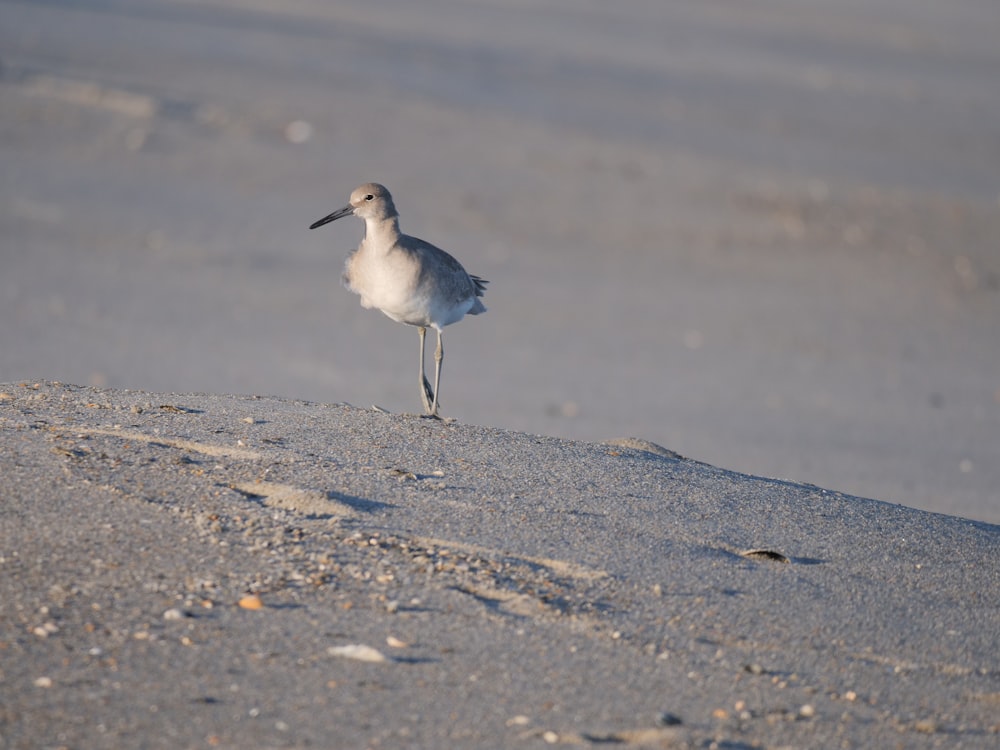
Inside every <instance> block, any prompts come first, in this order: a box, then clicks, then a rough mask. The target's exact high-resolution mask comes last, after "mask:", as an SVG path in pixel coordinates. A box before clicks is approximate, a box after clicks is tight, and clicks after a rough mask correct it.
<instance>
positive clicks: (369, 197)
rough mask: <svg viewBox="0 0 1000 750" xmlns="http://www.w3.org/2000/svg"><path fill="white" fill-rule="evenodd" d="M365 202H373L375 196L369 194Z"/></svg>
mask: <svg viewBox="0 0 1000 750" xmlns="http://www.w3.org/2000/svg"><path fill="white" fill-rule="evenodd" d="M365 200H366V201H373V200H375V196H374V195H372V194H371V193H368V195H366V196H365Z"/></svg>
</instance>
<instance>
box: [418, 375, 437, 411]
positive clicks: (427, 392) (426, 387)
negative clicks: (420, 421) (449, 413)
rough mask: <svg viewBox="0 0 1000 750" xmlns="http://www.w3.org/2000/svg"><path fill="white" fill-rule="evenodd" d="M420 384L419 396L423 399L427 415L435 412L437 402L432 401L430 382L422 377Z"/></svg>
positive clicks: (432, 392)
mask: <svg viewBox="0 0 1000 750" xmlns="http://www.w3.org/2000/svg"><path fill="white" fill-rule="evenodd" d="M422 386H423V387H422V388H421V389H420V397H421V398H422V399H423V401H424V411H425V412H426V413H427V414H428V415H432V414H437V404H435V403H434V389H433V388H431V384H430V382H429V381H428V380H427V378H424V379H423V383H422Z"/></svg>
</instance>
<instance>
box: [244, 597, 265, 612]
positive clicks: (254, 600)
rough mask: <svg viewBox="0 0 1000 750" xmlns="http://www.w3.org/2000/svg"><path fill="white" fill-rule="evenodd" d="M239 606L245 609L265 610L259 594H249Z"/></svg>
mask: <svg viewBox="0 0 1000 750" xmlns="http://www.w3.org/2000/svg"><path fill="white" fill-rule="evenodd" d="M239 606H240V607H242V608H243V609H263V608H264V602H262V601H261V598H260V597H259V596H257V594H247V595H246V596H244V597H243V598H242V599H240V601H239Z"/></svg>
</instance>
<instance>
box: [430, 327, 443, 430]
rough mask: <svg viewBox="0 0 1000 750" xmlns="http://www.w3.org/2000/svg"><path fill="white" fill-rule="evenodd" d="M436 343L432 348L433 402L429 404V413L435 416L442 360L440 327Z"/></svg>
mask: <svg viewBox="0 0 1000 750" xmlns="http://www.w3.org/2000/svg"><path fill="white" fill-rule="evenodd" d="M437 333H438V345H437V349H435V350H434V403H433V404H432V405H431V411H430V413H431V414H432V415H433V416H435V417H436V416H437V413H438V390H439V389H440V388H441V362H443V361H444V346H443V345H442V344H441V329H440V328H438V329H437Z"/></svg>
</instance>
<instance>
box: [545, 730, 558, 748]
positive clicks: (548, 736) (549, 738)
mask: <svg viewBox="0 0 1000 750" xmlns="http://www.w3.org/2000/svg"><path fill="white" fill-rule="evenodd" d="M542 739H543V740H545V741H546V742H547V743H549V744H550V745H554V744H556V743H557V742H558V741H559V735H558V734H556V733H555V732H553V731H552V730H551V729H549V730H548V731H546V732H543V733H542Z"/></svg>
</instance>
